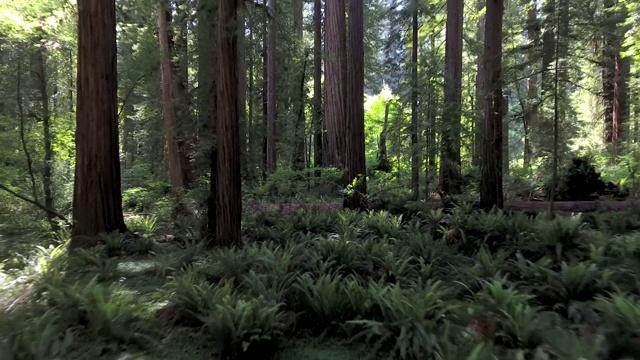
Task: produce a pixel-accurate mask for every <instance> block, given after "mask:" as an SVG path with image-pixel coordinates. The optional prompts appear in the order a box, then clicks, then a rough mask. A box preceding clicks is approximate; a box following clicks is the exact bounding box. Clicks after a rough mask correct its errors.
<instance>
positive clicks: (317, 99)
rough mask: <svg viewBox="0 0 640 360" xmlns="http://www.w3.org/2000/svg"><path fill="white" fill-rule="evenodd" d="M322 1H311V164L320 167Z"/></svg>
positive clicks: (321, 163) (321, 158) (321, 161)
mask: <svg viewBox="0 0 640 360" xmlns="http://www.w3.org/2000/svg"><path fill="white" fill-rule="evenodd" d="M322 123H323V122H322V0H314V1H313V163H314V166H315V167H321V166H323V165H324V163H323V157H322V156H323V155H322V148H323V146H322V142H323V140H322V138H323V136H322V133H323V131H322V130H323V126H322Z"/></svg>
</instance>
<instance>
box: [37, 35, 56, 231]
mask: <svg viewBox="0 0 640 360" xmlns="http://www.w3.org/2000/svg"><path fill="white" fill-rule="evenodd" d="M36 51H37V52H36V54H35V56H36V64H37V69H36V80H37V81H36V83H37V88H38V92H39V93H40V105H41V107H42V109H41V111H42V114H41V115H42V135H43V136H42V139H43V142H44V164H43V166H42V186H43V190H44V206H46V207H47V208H48V209H51V210H55V206H54V201H53V179H52V176H53V146H52V145H51V142H52V141H51V140H52V135H51V112H50V111H49V94H48V92H47V79H48V77H47V63H46V51H47V50H46V48H45V46H44V44H40V45H39V46H38V49H37V50H36ZM47 220H48V221H49V224H50V226H51V229H52V230H53V231H57V230H58V229H59V226H58V224H57V223H56V222H55V216H54V215H53V214H52V213H50V212H47Z"/></svg>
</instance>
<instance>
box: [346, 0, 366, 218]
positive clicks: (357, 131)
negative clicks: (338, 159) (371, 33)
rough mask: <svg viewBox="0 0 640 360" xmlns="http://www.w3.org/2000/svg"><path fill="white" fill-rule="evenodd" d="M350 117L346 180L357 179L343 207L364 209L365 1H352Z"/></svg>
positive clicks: (347, 119)
mask: <svg viewBox="0 0 640 360" xmlns="http://www.w3.org/2000/svg"><path fill="white" fill-rule="evenodd" d="M347 74H349V76H348V83H347V86H348V88H347V93H346V95H347V100H346V105H347V110H348V111H347V118H346V131H345V136H348V137H350V139H349V140H348V141H347V142H346V144H345V145H346V146H347V147H348V150H347V151H346V153H347V154H349V156H348V157H347V158H345V166H346V170H347V174H346V175H347V183H349V184H351V183H352V182H353V181H354V180H356V184H355V185H356V186H355V189H354V190H355V192H354V193H353V195H350V196H346V197H345V199H344V207H345V208H347V209H364V208H365V198H364V196H365V195H366V193H367V182H366V181H367V179H366V172H367V165H366V157H365V135H364V2H363V0H350V1H349V46H348V58H347Z"/></svg>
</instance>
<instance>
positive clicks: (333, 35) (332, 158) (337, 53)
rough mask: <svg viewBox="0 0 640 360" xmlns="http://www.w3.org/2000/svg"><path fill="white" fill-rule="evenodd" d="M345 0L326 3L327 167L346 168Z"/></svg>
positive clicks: (325, 106)
mask: <svg viewBox="0 0 640 360" xmlns="http://www.w3.org/2000/svg"><path fill="white" fill-rule="evenodd" d="M345 21H346V19H345V0H334V1H327V2H326V4H325V45H324V47H325V60H324V61H325V92H326V100H325V104H324V108H325V112H324V114H325V122H326V126H327V145H328V148H327V152H326V153H325V154H324V155H325V156H326V161H327V165H329V166H335V167H337V168H339V169H343V168H344V162H343V161H344V156H345V154H344V149H345V145H344V141H345V134H344V118H345V113H346V112H345V101H344V94H345V92H344V70H345V69H344V64H345V61H344V60H345V58H344V57H345V55H346V51H345V47H346V46H345V33H346V24H345Z"/></svg>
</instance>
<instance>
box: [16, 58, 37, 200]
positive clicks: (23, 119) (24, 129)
mask: <svg viewBox="0 0 640 360" xmlns="http://www.w3.org/2000/svg"><path fill="white" fill-rule="evenodd" d="M16 104H17V105H18V117H19V118H20V126H19V128H20V144H21V145H22V151H24V157H25V158H26V160H27V172H28V173H29V180H30V181H31V196H33V201H34V202H37V203H39V202H40V200H39V199H38V198H39V196H38V183H37V182H36V175H35V171H34V169H33V159H32V157H31V151H29V146H28V144H27V124H26V122H27V117H26V114H25V112H24V106H23V97H22V63H21V62H20V61H18V62H17V69H16Z"/></svg>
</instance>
